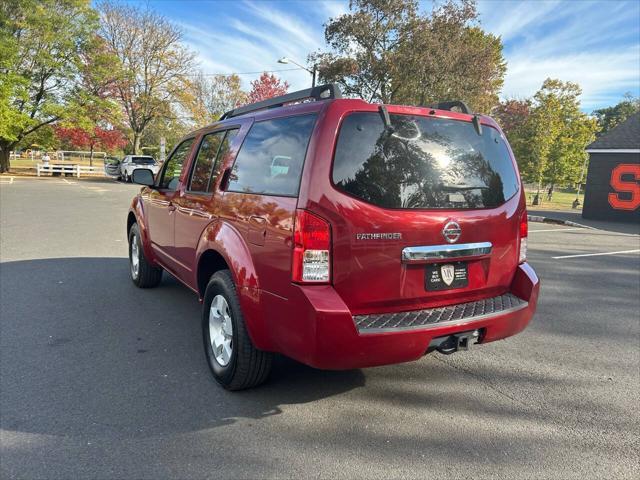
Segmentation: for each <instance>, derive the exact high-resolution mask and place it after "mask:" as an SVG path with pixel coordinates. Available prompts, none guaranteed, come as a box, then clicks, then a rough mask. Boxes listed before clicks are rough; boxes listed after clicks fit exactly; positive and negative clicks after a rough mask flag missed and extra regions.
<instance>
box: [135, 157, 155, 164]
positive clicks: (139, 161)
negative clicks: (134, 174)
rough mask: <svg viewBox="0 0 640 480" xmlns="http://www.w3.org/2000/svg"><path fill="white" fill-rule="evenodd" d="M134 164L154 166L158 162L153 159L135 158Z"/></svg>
mask: <svg viewBox="0 0 640 480" xmlns="http://www.w3.org/2000/svg"><path fill="white" fill-rule="evenodd" d="M132 160H133V163H137V164H138V165H153V164H154V163H156V161H155V160H154V159H153V158H151V157H133V158H132Z"/></svg>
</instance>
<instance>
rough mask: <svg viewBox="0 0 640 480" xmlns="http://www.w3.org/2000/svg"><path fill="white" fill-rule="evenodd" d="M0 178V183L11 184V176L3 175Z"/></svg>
mask: <svg viewBox="0 0 640 480" xmlns="http://www.w3.org/2000/svg"><path fill="white" fill-rule="evenodd" d="M0 180H1V181H0V183H4V184H5V185H11V184H12V183H13V177H3V178H0ZM7 180H8V181H7Z"/></svg>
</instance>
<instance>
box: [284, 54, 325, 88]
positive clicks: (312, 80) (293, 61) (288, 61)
mask: <svg viewBox="0 0 640 480" xmlns="http://www.w3.org/2000/svg"><path fill="white" fill-rule="evenodd" d="M278 63H283V64H285V65H286V64H288V63H293V64H294V65H297V66H298V67H300V68H301V69H303V70H306V71H307V72H309V73H310V74H311V86H312V87H315V86H316V71H317V69H318V68H317V67H318V66H317V65H315V64H314V65H313V70H309V69H308V68H307V67H304V66H302V65H300V64H299V63H298V62H296V61H295V60H291V59H290V58H287V57H282V58H281V59H279V60H278Z"/></svg>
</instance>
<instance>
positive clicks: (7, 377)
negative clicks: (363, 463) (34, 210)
mask: <svg viewBox="0 0 640 480" xmlns="http://www.w3.org/2000/svg"><path fill="white" fill-rule="evenodd" d="M128 275H129V273H128V261H127V259H126V258H57V259H43V260H29V261H17V262H8V263H2V264H1V267H0V285H1V289H0V291H1V293H0V299H1V306H0V322H1V323H0V327H1V331H2V336H1V339H0V346H1V352H0V358H1V363H2V373H1V376H0V390H1V391H2V395H1V397H0V407H1V410H2V417H1V427H2V429H4V430H11V431H22V432H30V433H40V434H51V435H79V436H84V435H101V434H110V435H115V436H122V437H123V438H125V437H126V438H131V437H134V438H135V437H148V436H154V435H163V434H171V433H180V432H186V431H196V430H203V429H209V428H214V427H218V426H221V425H227V424H230V423H233V422H235V421H236V420H237V419H238V418H249V419H261V418H265V417H269V416H272V415H278V414H280V413H281V412H282V410H281V406H282V405H286V404H301V403H308V402H314V401H317V400H320V399H323V398H326V397H331V396H335V395H340V394H343V393H345V392H348V391H350V390H352V389H355V388H358V387H361V386H363V385H364V383H365V378H364V375H363V373H362V371H360V370H350V371H340V372H335V371H334V372H331V371H320V370H316V369H313V368H310V367H307V366H304V365H301V364H299V363H297V362H294V361H293V360H290V359H287V358H284V357H276V360H275V362H274V363H275V365H274V369H273V372H272V375H271V378H270V380H269V382H268V383H267V384H266V385H264V386H262V387H259V388H256V389H253V390H247V391H243V392H235V393H232V392H227V391H225V390H223V389H222V388H221V387H219V386H218V385H217V384H216V383H215V381H214V380H213V378H212V377H211V375H210V373H209V370H208V366H207V364H206V361H205V358H204V353H203V348H202V340H201V332H200V305H199V303H198V301H197V298H196V297H195V295H194V294H193V293H192V292H190V291H189V290H188V289H186V288H185V287H184V286H182V285H180V284H179V283H178V282H177V281H176V280H174V279H173V278H171V277H170V276H169V275H167V274H165V275H164V277H163V282H162V283H161V285H160V286H159V287H158V288H156V289H149V290H140V289H137V288H135V287H134V286H133V285H132V283H131V281H130V280H129V276H128Z"/></svg>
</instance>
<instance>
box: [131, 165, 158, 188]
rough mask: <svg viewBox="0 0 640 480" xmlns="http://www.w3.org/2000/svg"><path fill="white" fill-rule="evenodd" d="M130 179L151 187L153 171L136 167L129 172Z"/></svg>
mask: <svg viewBox="0 0 640 480" xmlns="http://www.w3.org/2000/svg"><path fill="white" fill-rule="evenodd" d="M131 181H132V182H133V183H137V184H138V185H145V186H147V187H153V185H154V184H155V180H154V178H153V172H152V171H151V170H149V169H148V168H136V169H135V170H134V171H133V173H132V174H131Z"/></svg>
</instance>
